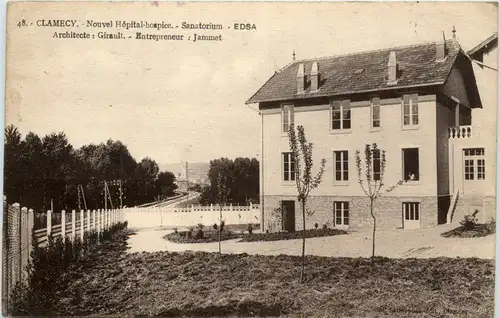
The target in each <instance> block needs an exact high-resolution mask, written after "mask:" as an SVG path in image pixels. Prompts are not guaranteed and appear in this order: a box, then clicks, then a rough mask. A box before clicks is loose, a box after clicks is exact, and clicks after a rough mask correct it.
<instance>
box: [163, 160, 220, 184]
mask: <svg viewBox="0 0 500 318" xmlns="http://www.w3.org/2000/svg"><path fill="white" fill-rule="evenodd" d="M158 166H159V168H160V171H170V172H172V173H173V174H174V175H175V177H176V178H179V174H181V173H182V165H181V163H180V162H179V163H167V164H158ZM209 168H210V164H209V163H208V162H189V163H188V178H189V181H191V182H197V181H198V180H199V179H201V180H205V179H207V178H208V169H209Z"/></svg>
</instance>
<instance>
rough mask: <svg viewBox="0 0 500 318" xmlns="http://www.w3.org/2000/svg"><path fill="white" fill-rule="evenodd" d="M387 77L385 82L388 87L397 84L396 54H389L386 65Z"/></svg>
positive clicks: (392, 52)
mask: <svg viewBox="0 0 500 318" xmlns="http://www.w3.org/2000/svg"><path fill="white" fill-rule="evenodd" d="M387 69H388V73H389V77H388V80H387V84H388V85H394V84H396V83H397V82H398V63H397V61H396V52H394V51H391V53H389V62H388V63H387Z"/></svg>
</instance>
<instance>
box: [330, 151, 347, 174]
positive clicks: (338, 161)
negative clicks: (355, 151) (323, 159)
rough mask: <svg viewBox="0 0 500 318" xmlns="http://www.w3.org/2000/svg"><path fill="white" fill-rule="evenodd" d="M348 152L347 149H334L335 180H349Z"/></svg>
mask: <svg viewBox="0 0 500 318" xmlns="http://www.w3.org/2000/svg"><path fill="white" fill-rule="evenodd" d="M348 155H349V153H348V151H347V150H342V151H334V152H333V162H334V166H333V168H334V175H335V181H348V180H349V157H348Z"/></svg>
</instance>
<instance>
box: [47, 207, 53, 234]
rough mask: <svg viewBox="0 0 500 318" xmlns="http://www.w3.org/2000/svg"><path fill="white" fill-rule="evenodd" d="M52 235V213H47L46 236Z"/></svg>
mask: <svg viewBox="0 0 500 318" xmlns="http://www.w3.org/2000/svg"><path fill="white" fill-rule="evenodd" d="M51 233H52V211H50V210H48V211H47V236H49V235H50V234H51Z"/></svg>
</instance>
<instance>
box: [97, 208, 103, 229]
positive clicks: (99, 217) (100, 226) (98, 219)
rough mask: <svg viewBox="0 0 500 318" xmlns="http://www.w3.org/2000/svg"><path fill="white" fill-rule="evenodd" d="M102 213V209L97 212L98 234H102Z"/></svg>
mask: <svg viewBox="0 0 500 318" xmlns="http://www.w3.org/2000/svg"><path fill="white" fill-rule="evenodd" d="M101 213H102V209H99V210H97V232H99V234H100V233H101V229H102V225H101Z"/></svg>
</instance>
